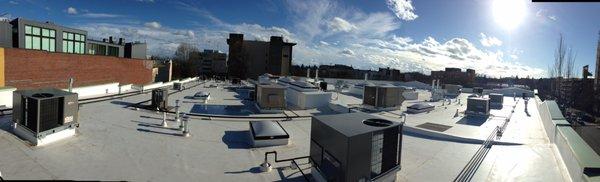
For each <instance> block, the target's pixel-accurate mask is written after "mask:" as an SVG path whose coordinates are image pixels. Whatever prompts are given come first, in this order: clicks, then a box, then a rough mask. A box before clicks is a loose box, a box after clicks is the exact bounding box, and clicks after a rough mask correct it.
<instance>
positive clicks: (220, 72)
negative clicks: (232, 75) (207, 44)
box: [190, 50, 227, 77]
mask: <svg viewBox="0 0 600 182" xmlns="http://www.w3.org/2000/svg"><path fill="white" fill-rule="evenodd" d="M190 57H192V61H193V62H194V65H195V66H196V67H197V68H196V69H197V70H198V74H199V75H203V76H207V77H212V76H220V77H221V76H227V54H225V53H222V52H219V51H217V50H204V51H202V52H194V53H192V55H191V56H190Z"/></svg>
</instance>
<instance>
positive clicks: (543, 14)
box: [535, 9, 558, 21]
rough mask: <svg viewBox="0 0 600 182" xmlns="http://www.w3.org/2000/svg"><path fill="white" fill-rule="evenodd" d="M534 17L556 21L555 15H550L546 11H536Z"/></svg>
mask: <svg viewBox="0 0 600 182" xmlns="http://www.w3.org/2000/svg"><path fill="white" fill-rule="evenodd" d="M535 16H536V17H538V18H541V19H542V20H551V21H556V20H557V19H558V18H557V17H556V16H555V15H551V14H550V13H549V12H548V10H546V9H540V10H538V11H537V12H535Z"/></svg>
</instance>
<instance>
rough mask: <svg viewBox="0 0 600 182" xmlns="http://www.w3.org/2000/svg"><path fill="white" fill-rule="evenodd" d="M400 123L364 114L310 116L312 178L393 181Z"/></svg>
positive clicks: (399, 151)
mask: <svg viewBox="0 0 600 182" xmlns="http://www.w3.org/2000/svg"><path fill="white" fill-rule="evenodd" d="M402 126H403V124H402V123H398V122H393V121H389V120H385V119H381V118H378V117H375V116H372V115H368V114H365V113H346V114H335V115H322V116H313V117H312V121H311V132H310V141H311V142H310V161H311V163H312V168H311V174H312V176H313V177H314V179H315V181H395V180H396V173H397V172H398V171H400V164H401V162H400V161H401V157H402V155H401V154H402Z"/></svg>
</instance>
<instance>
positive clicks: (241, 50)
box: [227, 33, 296, 79]
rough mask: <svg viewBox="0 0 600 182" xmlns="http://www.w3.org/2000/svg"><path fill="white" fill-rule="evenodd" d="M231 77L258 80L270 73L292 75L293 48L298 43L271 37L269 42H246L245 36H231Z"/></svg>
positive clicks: (228, 42) (229, 61)
mask: <svg viewBox="0 0 600 182" xmlns="http://www.w3.org/2000/svg"><path fill="white" fill-rule="evenodd" d="M227 44H228V45H229V59H228V62H227V65H228V66H229V67H228V72H229V77H232V78H241V79H246V78H254V79H256V78H258V76H259V75H262V74H264V73H269V74H273V75H279V76H288V75H290V67H291V65H292V47H293V46H294V45H296V43H290V42H285V41H284V40H283V37H278V36H271V39H270V41H269V42H265V41H258V40H244V35H243V34H234V33H232V34H229V38H228V39H227Z"/></svg>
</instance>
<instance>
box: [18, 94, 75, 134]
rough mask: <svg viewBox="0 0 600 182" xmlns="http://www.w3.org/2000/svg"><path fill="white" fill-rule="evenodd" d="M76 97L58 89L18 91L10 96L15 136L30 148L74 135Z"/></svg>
mask: <svg viewBox="0 0 600 182" xmlns="http://www.w3.org/2000/svg"><path fill="white" fill-rule="evenodd" d="M77 99H78V97H77V94H76V93H71V92H66V91H62V90H59V89H38V90H17V91H15V92H14V93H13V122H14V124H15V126H14V133H15V134H17V135H19V136H21V137H22V138H24V139H26V140H29V141H30V142H31V143H32V144H33V145H43V144H46V143H50V142H53V141H56V140H60V139H63V138H66V137H69V136H72V135H75V128H77V127H78V126H79V124H78V123H77V119H78V111H79V104H78V103H77Z"/></svg>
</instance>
